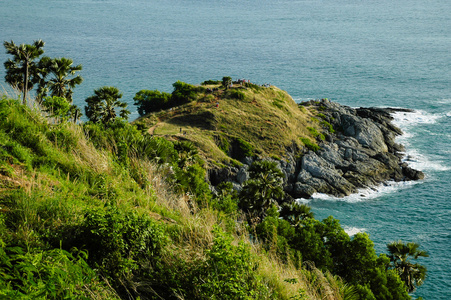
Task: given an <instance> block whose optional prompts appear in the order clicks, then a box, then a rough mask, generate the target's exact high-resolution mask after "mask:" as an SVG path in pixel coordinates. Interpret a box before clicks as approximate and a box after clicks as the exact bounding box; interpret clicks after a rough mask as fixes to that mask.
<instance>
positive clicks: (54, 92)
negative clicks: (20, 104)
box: [39, 57, 83, 103]
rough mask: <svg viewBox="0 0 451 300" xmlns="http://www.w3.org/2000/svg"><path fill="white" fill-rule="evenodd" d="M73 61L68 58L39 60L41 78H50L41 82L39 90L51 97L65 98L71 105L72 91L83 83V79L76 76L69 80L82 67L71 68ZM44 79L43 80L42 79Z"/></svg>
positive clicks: (44, 58)
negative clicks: (48, 93)
mask: <svg viewBox="0 0 451 300" xmlns="http://www.w3.org/2000/svg"><path fill="white" fill-rule="evenodd" d="M72 64H73V60H72V59H69V58H65V57H62V58H54V59H50V58H48V57H43V58H42V60H41V63H40V65H41V70H42V72H41V73H42V74H43V77H46V76H49V75H50V76H51V78H50V80H48V81H46V80H41V82H40V85H39V88H40V89H42V90H43V92H47V91H50V94H51V96H57V97H62V98H66V99H67V101H69V103H72V93H73V91H72V89H73V88H75V86H76V85H79V84H81V83H82V82H83V78H82V77H81V76H80V75H77V76H75V77H73V78H69V76H72V75H74V74H75V72H77V71H81V70H82V66H81V65H78V66H72ZM42 79H44V78H42Z"/></svg>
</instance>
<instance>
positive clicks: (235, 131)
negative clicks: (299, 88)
mask: <svg viewBox="0 0 451 300" xmlns="http://www.w3.org/2000/svg"><path fill="white" fill-rule="evenodd" d="M203 87H204V88H205V89H203V90H201V91H200V92H198V93H197V95H196V99H195V100H194V101H192V102H190V103H188V104H184V105H181V106H177V107H173V108H171V109H166V110H164V111H160V112H155V113H151V114H148V115H146V116H144V117H142V118H140V119H138V120H137V121H136V122H137V123H142V124H145V125H146V126H147V127H148V128H149V130H150V132H151V133H152V134H154V135H158V136H165V137H168V138H170V139H174V140H187V141H190V142H192V143H194V144H195V145H196V146H197V147H198V148H199V149H200V150H201V151H202V154H203V156H204V157H205V158H207V160H208V161H209V162H216V163H229V162H230V160H231V159H232V160H233V159H237V160H240V159H241V158H242V156H243V155H244V154H249V156H252V155H253V154H256V155H259V156H263V157H278V158H281V157H283V156H284V154H285V152H286V149H287V148H289V147H291V148H293V147H297V148H298V149H302V148H303V147H304V146H305V145H304V143H303V142H302V141H301V138H304V141H305V139H307V140H308V141H310V142H312V143H313V144H314V143H315V137H314V134H312V128H314V129H315V130H319V131H324V129H323V128H322V127H321V126H320V124H319V122H318V121H317V120H316V119H315V118H314V116H315V115H316V114H317V112H316V111H309V110H308V109H305V108H304V107H302V108H300V107H299V106H298V105H297V104H296V103H295V102H294V100H293V99H292V98H291V96H290V95H289V94H287V93H286V92H285V91H282V90H280V89H279V88H277V87H275V86H270V87H262V86H258V85H254V84H247V83H246V85H240V84H235V85H234V86H233V87H231V88H228V89H224V88H223V87H221V85H220V84H216V85H215V84H209V85H204V86H203ZM308 128H310V130H309V129H308ZM315 130H313V132H314V131H315Z"/></svg>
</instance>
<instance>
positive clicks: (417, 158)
mask: <svg viewBox="0 0 451 300" xmlns="http://www.w3.org/2000/svg"><path fill="white" fill-rule="evenodd" d="M403 161H405V162H406V163H407V164H408V165H409V167H411V168H413V169H416V170H420V171H448V170H451V166H448V165H445V164H444V163H443V162H442V161H440V160H436V161H434V160H431V159H429V158H428V157H427V156H425V155H423V154H421V153H419V152H418V150H416V149H408V150H407V151H406V156H405V157H404V158H403Z"/></svg>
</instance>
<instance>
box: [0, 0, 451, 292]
mask: <svg viewBox="0 0 451 300" xmlns="http://www.w3.org/2000/svg"><path fill="white" fill-rule="evenodd" d="M450 12H451V1H449V0H429V1H420V0H399V1H389V0H379V1H362V0H272V1H268V0H260V1H253V0H250V1H236V0H230V1H206V0H198V1H186V0H165V1H154V0H146V1H145V0H128V1H119V0H66V1H61V0H46V1H44V0H20V1H17V0H1V1H0V40H1V41H5V40H7V41H10V40H13V41H14V42H16V43H17V44H20V43H32V42H33V40H37V39H42V40H44V41H45V42H46V45H45V48H44V49H45V54H46V55H48V56H50V57H67V58H72V59H73V60H74V63H75V64H82V65H83V70H82V72H81V75H82V76H83V77H84V82H83V83H82V84H81V85H80V86H79V87H77V88H76V89H75V92H74V103H75V104H77V105H79V106H80V107H82V108H83V106H84V99H85V98H87V97H88V96H90V95H92V93H93V91H94V89H96V88H99V87H101V86H105V85H111V86H116V87H118V88H119V89H120V90H121V91H122V92H123V94H124V96H123V99H122V100H124V101H126V102H127V103H128V104H129V109H130V110H131V111H132V112H133V113H132V115H131V118H132V119H134V118H136V117H138V114H137V112H136V108H135V107H134V106H133V96H134V95H135V93H136V92H138V91H139V90H141V89H150V90H154V89H158V90H160V91H165V92H171V91H172V83H174V82H176V81H177V80H181V81H184V82H188V83H191V84H199V83H201V82H202V81H204V80H208V79H221V78H222V77H223V76H231V77H232V78H234V79H237V78H246V79H250V80H251V82H254V83H257V84H265V83H269V84H273V85H276V86H278V87H279V88H282V89H284V90H286V91H287V92H288V93H290V95H292V97H293V98H294V99H295V100H296V101H303V100H308V99H318V98H329V99H330V100H332V101H337V102H339V103H341V104H345V105H349V106H352V107H360V106H377V107H386V106H390V107H404V108H411V109H414V110H415V112H414V113H399V114H397V115H396V116H395V121H396V124H398V126H399V127H400V128H401V129H402V130H403V131H404V135H403V136H402V137H400V138H399V141H400V142H402V143H403V144H404V145H405V146H406V158H405V159H406V160H407V161H408V162H409V164H410V165H411V166H413V167H414V168H418V169H420V170H422V171H424V172H425V174H426V178H425V180H423V181H420V182H409V183H397V184H388V185H385V186H381V187H378V188H376V189H374V190H363V191H361V192H360V193H358V194H356V195H352V196H349V197H346V198H333V197H328V196H325V195H315V197H314V198H313V199H309V200H306V202H308V203H309V205H311V207H312V209H313V211H314V212H315V215H316V217H317V218H319V219H322V218H325V217H327V216H328V215H333V216H334V217H336V218H337V219H339V220H340V223H341V224H342V226H343V227H344V228H345V229H346V230H347V232H348V233H350V234H355V233H356V232H367V233H368V234H369V235H370V237H371V238H372V240H373V241H374V243H375V247H376V250H377V252H378V253H386V244H387V243H389V242H391V241H395V240H399V239H401V240H403V241H406V242H407V241H414V242H418V243H420V244H421V248H422V249H424V250H426V251H428V253H429V255H430V257H429V258H425V259H422V260H421V261H420V262H421V263H422V264H424V265H426V266H427V268H428V278H427V280H426V281H425V284H424V285H423V286H421V287H420V288H419V289H418V290H417V292H415V293H414V294H413V296H414V298H417V297H420V296H421V297H423V298H424V299H451V231H450V230H451V188H450V187H451V185H450V182H451V150H450V149H451V147H450V146H451V14H450ZM7 58H8V56H7V55H6V53H5V51H0V61H1V62H4V61H6V59H7ZM4 75H5V72H4V68H3V67H1V68H0V78H4ZM0 82H1V83H2V85H3V87H4V88H6V89H7V87H6V84H5V83H4V82H3V80H0Z"/></svg>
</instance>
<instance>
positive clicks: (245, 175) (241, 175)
mask: <svg viewBox="0 0 451 300" xmlns="http://www.w3.org/2000/svg"><path fill="white" fill-rule="evenodd" d="M248 168H249V166H247V165H243V166H242V167H241V168H240V170H239V171H238V173H237V174H236V181H237V182H238V183H239V184H243V182H245V181H246V180H248V179H249V172H248V171H247V169H248Z"/></svg>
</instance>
